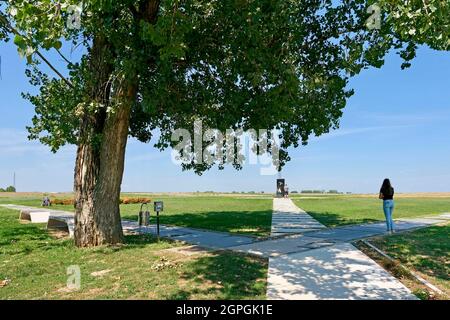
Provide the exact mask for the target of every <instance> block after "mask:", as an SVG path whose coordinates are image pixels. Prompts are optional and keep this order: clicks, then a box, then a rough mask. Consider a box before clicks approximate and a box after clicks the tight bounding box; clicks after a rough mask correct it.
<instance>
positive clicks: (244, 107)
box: [0, 0, 449, 173]
mask: <svg viewBox="0 0 450 320" xmlns="http://www.w3.org/2000/svg"><path fill="white" fill-rule="evenodd" d="M368 2H369V3H368ZM401 2H402V3H403V1H401ZM419 2H420V1H413V2H408V3H409V4H407V5H405V6H403V7H402V6H401V5H400V2H399V1H396V2H392V1H381V2H380V3H381V6H382V8H383V10H386V11H387V14H384V16H383V17H384V19H383V24H382V27H381V29H380V30H369V29H368V28H367V27H366V20H367V17H368V13H367V6H368V4H370V1H364V0H356V1H338V2H336V1H331V0H322V1H319V0H307V1H301V2H300V1H273V0H250V1H241V0H234V1H217V0H209V1H206V0H201V1H200V0H184V1H180V0H161V1H155V0H140V1H131V0H120V1H118V0H115V1H113V0H91V1H85V2H84V3H83V7H82V13H81V16H80V26H79V28H73V26H72V25H71V23H69V22H70V21H71V19H72V15H73V7H72V6H73V5H75V4H78V2H76V1H75V0H65V1H52V0H46V1H37V0H32V1H29V0H12V1H10V2H8V3H7V4H5V5H2V6H0V18H1V17H3V19H0V40H1V39H6V37H7V35H6V31H5V30H7V29H8V28H7V27H5V26H6V25H7V24H10V25H11V26H13V27H14V28H15V29H16V30H17V32H16V33H15V35H14V43H15V44H16V45H17V47H18V50H19V52H20V53H21V54H22V55H24V56H27V58H28V63H29V64H30V65H31V66H30V68H29V71H27V74H28V75H29V77H30V81H31V83H32V84H33V85H36V86H38V87H39V88H40V92H39V93H38V94H37V95H36V96H32V95H28V94H27V95H25V97H26V98H28V99H29V100H30V101H31V102H32V103H33V105H35V107H36V115H35V117H34V118H33V125H32V126H31V127H30V128H28V130H29V132H30V138H32V139H39V140H40V141H41V142H42V143H44V144H47V145H49V146H50V147H51V149H52V150H53V151H56V150H58V148H59V147H61V146H62V145H64V144H66V143H69V144H77V143H79V142H80V139H83V140H84V139H88V140H89V141H90V143H92V144H94V145H96V146H98V145H100V144H101V142H102V136H101V130H100V129H101V127H102V125H103V123H104V119H105V118H106V117H107V115H108V114H110V113H111V112H114V110H116V109H117V108H120V107H121V104H122V103H123V102H122V101H118V100H117V94H118V93H119V92H121V88H124V86H125V85H128V86H131V87H133V88H136V90H135V91H136V96H135V98H134V99H133V101H132V104H133V107H132V112H131V118H130V124H129V127H130V135H131V136H134V137H136V138H137V139H139V140H140V141H143V142H148V141H149V140H150V139H151V138H152V133H153V131H154V130H155V129H158V130H159V132H160V135H159V139H158V140H157V141H156V144H155V146H156V147H157V148H159V149H165V148H167V147H169V146H173V145H174V143H175V142H173V141H171V134H172V132H173V130H174V129H177V128H185V129H188V130H190V131H192V130H193V123H194V121H195V120H197V119H201V120H203V125H204V129H207V128H217V129H219V130H222V131H225V130H226V129H229V128H238V127H239V128H242V129H244V130H246V129H250V128H252V129H267V130H271V129H278V130H279V132H280V138H281V142H282V145H281V147H282V150H281V154H280V156H281V159H280V165H284V164H285V162H286V161H289V159H290V158H289V155H288V153H287V151H286V150H287V148H288V147H290V146H293V147H297V146H299V144H307V143H308V139H309V137H310V136H313V135H316V136H319V135H322V134H325V133H327V132H329V130H330V129H332V128H337V127H338V126H339V119H340V117H341V115H342V110H343V108H344V107H345V105H346V101H347V99H348V98H349V97H350V96H351V95H352V94H353V91H352V90H351V89H349V88H348V87H347V83H348V79H349V78H350V77H351V76H353V75H356V74H358V73H359V72H360V71H361V70H362V69H364V68H367V67H369V66H375V67H380V66H382V65H383V57H384V56H385V54H386V52H388V51H389V50H390V49H391V48H392V47H396V48H397V49H402V48H403V49H402V51H401V54H402V57H403V58H404V59H405V60H406V61H409V60H410V59H412V58H413V57H414V55H415V46H416V44H422V43H428V44H430V46H432V47H434V48H438V47H439V48H441V47H442V48H443V49H445V48H447V46H446V45H445V44H446V43H447V44H448V42H446V41H448V33H446V32H448V28H445V26H448V24H447V22H448V21H447V19H448V16H449V15H448V14H446V13H448V6H447V5H439V6H438V5H437V3H438V2H439V1H427V2H426V3H428V4H429V6H428V7H427V8H426V9H424V10H428V13H429V15H428V16H426V17H427V18H426V19H425V18H422V16H421V15H419V13H418V12H417V11H414V12H415V13H414V14H413V15H411V12H413V10H415V9H416V7H417V6H418V5H419V4H418V3H419ZM71 8H72V9H71ZM155 8H156V9H157V10H155ZM398 12H399V13H400V16H399V17H400V20H399V19H397V18H395V19H394V17H397V13H398ZM5 19H6V20H7V22H8V23H6V22H5ZM430 22H436V24H435V25H433V26H432V27H427V26H429V23H430ZM438 22H442V23H441V24H438ZM413 27H414V28H415V29H417V31H416V33H415V34H413V33H412V32H411V30H412V28H413ZM440 28H442V32H440V33H439V32H437V31H439V30H441V29H440ZM9 29H10V28H9ZM405 30H408V31H405ZM13 33H14V32H13ZM430 34H433V35H436V37H433V38H431V39H430V41H428V39H429V38H428V35H430ZM408 35H409V36H408ZM70 43H71V44H72V46H73V47H77V48H82V52H83V53H84V54H83V56H82V58H81V60H80V61H78V62H76V63H68V64H67V69H68V70H69V72H70V74H69V77H68V79H67V81H65V80H62V79H54V78H51V77H49V76H48V75H45V74H43V73H42V71H39V69H37V67H38V65H37V64H36V60H35V59H34V58H35V57H36V52H37V50H39V49H44V50H50V49H54V50H59V49H61V47H63V46H67V45H70ZM80 119H85V120H84V121H88V122H89V123H90V127H89V128H88V129H87V130H80V129H81V126H82V122H81V121H80ZM86 119H87V120H86ZM99 128H100V129H99ZM84 131H86V132H84ZM183 167H184V169H194V170H195V171H196V172H198V173H201V172H202V171H204V170H207V169H208V168H209V165H206V164H196V163H194V162H192V163H190V164H184V166H183ZM236 167H237V168H239V166H238V165H236Z"/></svg>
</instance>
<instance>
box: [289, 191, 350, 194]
mask: <svg viewBox="0 0 450 320" xmlns="http://www.w3.org/2000/svg"><path fill="white" fill-rule="evenodd" d="M292 193H298V192H297V191H292ZM300 193H326V194H344V192H339V191H338V190H328V191H327V190H302V191H300ZM350 193H351V192H347V194H350Z"/></svg>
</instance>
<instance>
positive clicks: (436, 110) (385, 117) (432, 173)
mask: <svg viewBox="0 0 450 320" xmlns="http://www.w3.org/2000/svg"><path fill="white" fill-rule="evenodd" d="M0 56H1V60H2V68H1V75H2V77H1V79H0V186H1V187H4V186H6V185H10V184H12V177H13V172H16V176H17V188H18V191H50V192H51V191H70V190H72V183H73V166H74V156H75V147H73V146H68V147H65V148H63V149H62V150H60V151H59V152H58V153H57V154H52V153H51V152H50V151H49V149H48V148H47V147H46V146H43V145H40V144H39V143H38V142H35V141H28V140H27V138H26V136H27V133H26V130H25V126H27V125H29V124H30V122H31V118H32V116H33V106H32V105H31V104H30V103H28V102H27V101H25V100H23V99H22V98H21V97H20V92H23V91H29V90H34V89H33V88H32V87H31V86H30V85H29V84H28V81H27V79H26V77H25V76H24V61H23V59H20V58H19V57H18V55H17V52H16V50H15V48H14V47H13V45H12V44H6V45H5V44H1V45H0ZM52 58H53V59H58V58H57V57H54V56H52ZM400 64H401V61H400V59H399V58H398V57H397V56H396V55H395V54H391V55H389V56H388V57H387V59H386V64H385V66H384V67H383V68H381V69H370V70H365V71H363V72H362V73H361V74H360V75H359V76H357V77H356V78H354V79H352V81H351V83H350V87H352V88H354V89H355V95H354V96H353V97H352V98H351V99H350V100H349V102H348V105H347V108H346V109H345V111H344V116H343V118H342V120H341V128H340V129H339V130H337V131H334V132H332V133H329V134H327V135H324V136H322V137H319V138H315V137H313V138H312V139H311V141H310V144H309V145H308V146H306V147H300V148H298V149H293V150H291V157H292V161H291V162H290V163H289V164H287V166H286V167H285V168H284V169H283V173H282V175H283V177H284V178H286V179H287V183H288V185H289V186H290V189H291V190H302V189H338V190H340V191H345V192H355V193H357V192H364V193H367V192H377V191H378V190H379V186H380V184H381V182H382V179H383V178H385V177H389V178H391V180H392V182H393V184H394V186H395V187H396V189H397V192H430V191H450V166H449V163H450V144H449V142H450V125H449V124H450V79H449V75H450V53H449V52H436V51H432V50H430V49H426V48H421V49H420V50H419V53H418V57H417V58H416V59H415V60H414V62H413V66H412V67H411V68H410V69H408V70H401V69H400ZM276 177H277V176H262V175H260V167H258V166H247V167H245V168H244V169H243V170H242V171H235V170H234V169H233V168H231V167H227V168H225V170H223V171H219V170H217V169H213V170H211V171H209V172H207V173H205V174H204V175H203V176H201V177H199V176H196V175H195V174H194V173H192V172H182V171H181V168H180V167H179V166H177V165H175V164H173V163H172V161H171V157H170V152H169V151H167V152H162V153H161V152H159V151H157V150H156V149H154V148H153V147H152V144H142V143H139V142H137V141H135V140H132V139H130V141H129V144H128V147H127V153H126V165H125V174H124V180H123V185H122V190H123V191H148V192H158V191H161V192H167V191H180V192H181V191H197V190H199V191H205V190H215V191H234V190H236V191H241V190H244V191H252V190H253V191H266V192H273V191H274V185H275V179H276Z"/></svg>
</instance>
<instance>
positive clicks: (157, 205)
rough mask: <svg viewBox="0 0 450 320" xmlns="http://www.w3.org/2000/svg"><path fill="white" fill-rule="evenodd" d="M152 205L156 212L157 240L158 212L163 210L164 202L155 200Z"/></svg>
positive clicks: (157, 231)
mask: <svg viewBox="0 0 450 320" xmlns="http://www.w3.org/2000/svg"><path fill="white" fill-rule="evenodd" d="M153 206H154V207H153V208H154V210H155V212H156V235H157V236H158V241H159V213H160V212H162V211H163V210H164V203H163V202H162V201H155V202H154V203H153Z"/></svg>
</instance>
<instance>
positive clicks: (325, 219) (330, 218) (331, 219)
mask: <svg viewBox="0 0 450 320" xmlns="http://www.w3.org/2000/svg"><path fill="white" fill-rule="evenodd" d="M308 214H309V215H310V216H312V217H313V218H314V219H316V220H317V221H319V222H320V223H322V224H324V225H326V226H327V227H337V226H343V225H349V224H361V223H371V222H380V221H383V220H379V219H370V218H354V217H352V218H348V217H345V216H342V215H339V214H336V213H332V212H328V211H324V212H318V211H308Z"/></svg>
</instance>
